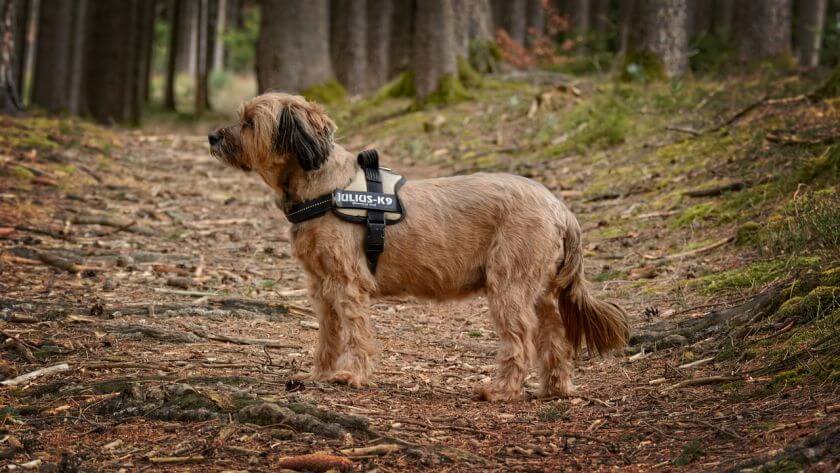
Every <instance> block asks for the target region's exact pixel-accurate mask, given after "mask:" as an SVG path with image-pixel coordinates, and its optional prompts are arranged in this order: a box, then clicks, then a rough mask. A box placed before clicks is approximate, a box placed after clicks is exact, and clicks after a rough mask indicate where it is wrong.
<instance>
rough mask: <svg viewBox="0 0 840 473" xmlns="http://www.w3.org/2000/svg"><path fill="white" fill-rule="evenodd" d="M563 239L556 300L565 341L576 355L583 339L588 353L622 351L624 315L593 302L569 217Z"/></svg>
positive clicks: (603, 303) (626, 331) (627, 334)
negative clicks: (619, 349)
mask: <svg viewBox="0 0 840 473" xmlns="http://www.w3.org/2000/svg"><path fill="white" fill-rule="evenodd" d="M570 220H572V221H571V222H569V225H567V226H566V230H565V236H564V239H563V246H564V253H565V256H564V260H563V261H562V262H561V263H560V264H561V266H560V268H559V270H558V272H557V278H556V280H555V281H556V284H557V297H558V308H559V309H560V316H561V318H562V319H563V325H564V328H565V332H566V339H567V340H568V341H569V343H570V344H571V345H572V347H573V349H574V350H575V352H577V351H578V350H579V349H580V346H581V342H582V341H583V340H584V339H586V346H587V347H589V351H590V352H593V353H594V352H595V351H597V352H598V353H599V354H604V353H606V352H608V351H610V350H613V349H616V348H621V347H623V346H624V345H626V344H627V340H628V339H629V338H630V326H629V325H628V322H627V312H625V311H624V309H622V308H621V307H619V306H617V305H615V304H613V303H611V302H606V301H602V300H599V299H596V298H595V297H594V296H593V295H592V293H591V292H590V291H589V287H588V286H587V282H586V279H585V278H584V276H583V245H582V243H581V239H580V236H581V235H580V234H581V232H580V226H579V225H578V223H577V221H575V220H574V217H572V218H571V219H570Z"/></svg>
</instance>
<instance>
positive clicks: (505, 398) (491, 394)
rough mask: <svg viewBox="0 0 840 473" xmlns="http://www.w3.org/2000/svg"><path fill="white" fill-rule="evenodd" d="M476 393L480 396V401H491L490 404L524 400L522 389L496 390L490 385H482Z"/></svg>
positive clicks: (477, 388)
mask: <svg viewBox="0 0 840 473" xmlns="http://www.w3.org/2000/svg"><path fill="white" fill-rule="evenodd" d="M475 393H476V395H477V396H478V400H480V401H490V402H509V401H519V400H521V399H522V398H523V396H524V394H523V392H522V390H521V389H519V390H503V389H498V388H495V387H494V386H492V385H490V386H487V385H481V386H478V387H476V389H475Z"/></svg>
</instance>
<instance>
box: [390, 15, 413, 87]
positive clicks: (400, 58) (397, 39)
mask: <svg viewBox="0 0 840 473" xmlns="http://www.w3.org/2000/svg"><path fill="white" fill-rule="evenodd" d="M391 1H392V2H393V3H394V11H393V14H392V17H391V44H390V47H389V48H388V77H394V76H397V75H399V74H401V73H403V72H407V71H408V70H409V69H410V68H411V67H410V66H411V50H412V46H411V43H412V40H413V38H414V19H413V18H412V16H413V13H414V4H415V0H391Z"/></svg>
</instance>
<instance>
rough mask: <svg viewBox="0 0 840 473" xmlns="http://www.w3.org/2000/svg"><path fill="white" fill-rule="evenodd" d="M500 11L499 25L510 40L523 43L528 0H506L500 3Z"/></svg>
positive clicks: (526, 22)
mask: <svg viewBox="0 0 840 473" xmlns="http://www.w3.org/2000/svg"><path fill="white" fill-rule="evenodd" d="M500 13H501V17H500V18H499V20H500V23H499V26H501V28H502V29H504V30H505V31H506V32H507V34H508V36H510V38H511V39H512V40H514V41H516V42H517V43H519V44H523V45H524V44H525V34H526V29H527V28H528V0H506V1H504V2H502V4H501V7H500Z"/></svg>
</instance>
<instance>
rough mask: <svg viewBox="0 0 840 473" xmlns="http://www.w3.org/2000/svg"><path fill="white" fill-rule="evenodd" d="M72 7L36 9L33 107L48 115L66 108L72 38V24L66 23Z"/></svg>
mask: <svg viewBox="0 0 840 473" xmlns="http://www.w3.org/2000/svg"><path fill="white" fill-rule="evenodd" d="M74 3H75V2H72V1H69V0H42V1H41V4H40V8H39V14H38V37H37V40H36V43H35V73H34V77H33V81H32V103H33V104H34V105H37V106H39V107H42V108H44V109H45V110H47V111H48V112H53V113H55V112H60V111H64V110H67V108H68V98H69V95H68V91H67V78H68V77H70V68H71V61H70V59H71V55H70V54H69V53H70V48H69V45H70V43H71V39H72V36H73V23H72V21H69V19H70V18H72V16H73V7H74Z"/></svg>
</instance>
